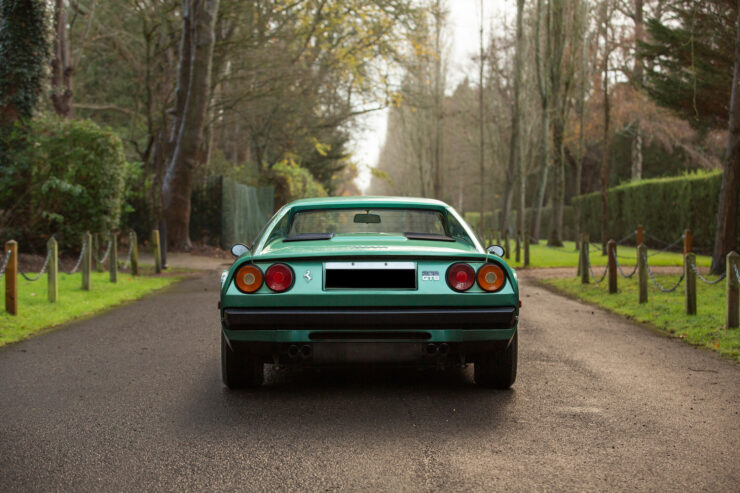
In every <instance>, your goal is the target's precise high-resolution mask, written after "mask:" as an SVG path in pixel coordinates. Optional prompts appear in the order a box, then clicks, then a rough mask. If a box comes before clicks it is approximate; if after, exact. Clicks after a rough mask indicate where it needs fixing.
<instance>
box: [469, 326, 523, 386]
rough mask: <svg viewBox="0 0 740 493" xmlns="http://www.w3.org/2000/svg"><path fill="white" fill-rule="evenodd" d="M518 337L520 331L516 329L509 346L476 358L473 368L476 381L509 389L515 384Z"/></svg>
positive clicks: (484, 384) (480, 383) (479, 383)
mask: <svg viewBox="0 0 740 493" xmlns="http://www.w3.org/2000/svg"><path fill="white" fill-rule="evenodd" d="M518 338H519V331H516V332H514V337H513V338H512V340H511V344H509V347H507V348H506V349H504V350H503V351H496V352H493V353H489V354H485V355H481V356H479V357H478V358H476V360H475V363H474V368H473V371H474V377H475V383H477V384H478V385H480V386H481V387H488V388H492V389H508V388H509V387H511V386H512V385H513V384H514V381H515V380H516V365H517V353H518V349H517V345H518V343H517V340H518Z"/></svg>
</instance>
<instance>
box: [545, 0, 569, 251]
mask: <svg viewBox="0 0 740 493" xmlns="http://www.w3.org/2000/svg"><path fill="white" fill-rule="evenodd" d="M548 11H550V15H549V17H550V19H551V20H550V22H548V27H549V29H548V30H549V31H550V32H549V33H548V40H549V45H550V46H551V59H550V63H549V65H550V70H549V76H550V94H551V97H552V99H553V101H554V103H555V104H554V108H553V109H554V111H553V119H552V144H553V154H552V158H553V159H552V164H553V172H554V174H553V180H552V211H551V212H552V214H551V215H550V234H549V237H548V240H547V244H548V245H550V246H562V245H563V205H564V201H565V160H564V159H563V135H564V132H565V109H566V101H565V96H566V94H567V92H568V91H567V87H564V84H563V68H562V61H563V51H564V50H565V26H564V25H563V24H564V22H565V12H564V11H565V6H564V5H563V4H562V2H561V1H560V0H550V1H549V2H548Z"/></svg>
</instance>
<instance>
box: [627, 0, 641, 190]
mask: <svg viewBox="0 0 740 493" xmlns="http://www.w3.org/2000/svg"><path fill="white" fill-rule="evenodd" d="M644 17H645V15H644V0H635V11H634V21H635V48H634V51H635V53H637V49H638V43H639V42H640V41H644V40H645V20H644ZM642 78H643V68H642V61H641V60H640V58H639V57H638V56H637V55H635V60H634V64H633V65H632V84H633V85H634V86H635V87H636V88H637V89H638V90H639V89H641V88H642ZM634 125H635V134H634V136H633V137H632V153H631V158H632V163H631V164H632V166H631V173H630V177H631V179H632V181H638V180H642V128H641V126H640V119H639V117H638V118H637V120H636V121H635V123H634Z"/></svg>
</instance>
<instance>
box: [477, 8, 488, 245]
mask: <svg viewBox="0 0 740 493" xmlns="http://www.w3.org/2000/svg"><path fill="white" fill-rule="evenodd" d="M483 18H484V17H483V0H481V1H480V72H479V74H478V128H479V130H480V140H479V142H478V146H479V158H480V161H479V163H478V164H479V166H480V219H479V220H478V233H479V234H480V235H481V236H482V235H483V230H484V227H485V222H486V201H485V191H486V187H485V183H486V181H485V180H486V167H485V149H484V144H485V142H484V132H483V116H484V110H483Z"/></svg>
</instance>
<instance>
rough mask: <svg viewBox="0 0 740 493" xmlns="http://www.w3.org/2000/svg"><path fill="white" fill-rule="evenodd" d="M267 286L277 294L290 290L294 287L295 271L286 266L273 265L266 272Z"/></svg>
mask: <svg viewBox="0 0 740 493" xmlns="http://www.w3.org/2000/svg"><path fill="white" fill-rule="evenodd" d="M265 284H267V287H268V288H270V289H272V290H273V291H275V292H276V293H282V292H283V291H287V290H289V289H290V287H291V286H292V285H293V269H291V268H290V267H288V266H287V265H285V264H274V265H271V266H270V268H269V269H267V272H265Z"/></svg>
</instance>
